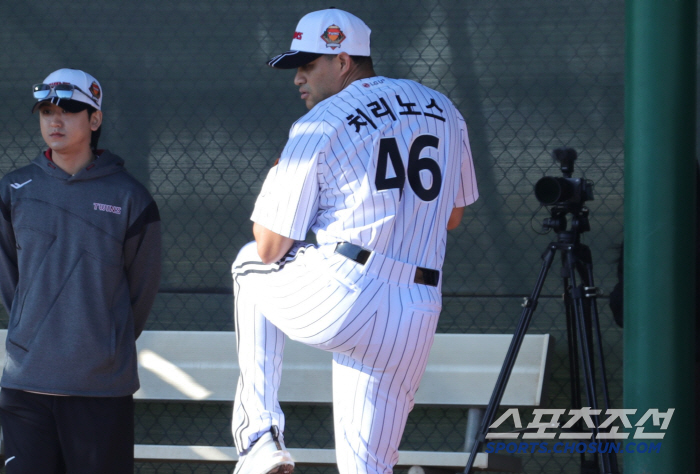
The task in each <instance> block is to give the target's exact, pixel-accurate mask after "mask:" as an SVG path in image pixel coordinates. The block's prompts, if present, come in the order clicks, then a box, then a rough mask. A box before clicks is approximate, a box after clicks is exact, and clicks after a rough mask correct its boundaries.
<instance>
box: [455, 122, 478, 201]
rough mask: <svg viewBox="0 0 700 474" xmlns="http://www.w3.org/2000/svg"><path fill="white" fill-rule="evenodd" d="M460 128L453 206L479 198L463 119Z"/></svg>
mask: <svg viewBox="0 0 700 474" xmlns="http://www.w3.org/2000/svg"><path fill="white" fill-rule="evenodd" d="M460 129H461V143H460V146H461V151H462V153H461V154H462V165H461V180H460V188H459V192H458V193H457V199H456V200H455V206H454V207H465V206H468V205H470V204H472V203H474V202H475V201H476V200H477V199H478V198H479V190H478V189H477V187H476V175H475V174H474V162H473V161H472V150H471V147H470V146H469V134H468V132H467V125H466V123H465V122H464V119H462V120H461V121H460Z"/></svg>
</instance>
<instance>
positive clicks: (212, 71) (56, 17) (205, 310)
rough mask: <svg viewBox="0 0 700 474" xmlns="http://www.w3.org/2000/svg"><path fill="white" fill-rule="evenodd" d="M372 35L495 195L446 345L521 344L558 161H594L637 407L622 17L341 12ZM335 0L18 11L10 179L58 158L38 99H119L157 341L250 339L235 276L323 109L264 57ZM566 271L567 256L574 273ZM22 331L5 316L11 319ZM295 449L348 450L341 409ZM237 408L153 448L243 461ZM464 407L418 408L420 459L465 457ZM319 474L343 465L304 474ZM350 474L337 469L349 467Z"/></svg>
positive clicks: (124, 3)
mask: <svg viewBox="0 0 700 474" xmlns="http://www.w3.org/2000/svg"><path fill="white" fill-rule="evenodd" d="M333 5H334V6H336V7H338V8H343V9H346V10H348V11H351V12H353V13H355V14H357V15H359V16H360V17H362V18H363V19H364V20H365V21H366V23H368V24H369V25H370V27H371V28H372V30H373V33H372V41H373V44H372V48H373V58H374V63H375V69H376V71H377V72H378V73H379V74H382V75H386V76H390V77H404V78H409V79H413V80H416V81H419V82H421V83H423V84H425V85H427V86H430V87H432V88H435V89H437V90H439V91H441V92H443V93H445V94H447V95H448V96H449V97H450V98H451V99H452V100H453V101H454V103H455V104H456V105H457V107H458V108H459V109H460V111H461V112H462V114H463V115H464V117H465V118H466V120H467V123H468V126H469V131H470V139H471V145H472V150H473V155H474V159H475V165H476V172H477V179H478V184H479V190H480V193H481V197H480V199H479V201H478V202H477V203H476V204H475V205H473V206H471V207H469V208H468V209H467V211H466V213H465V217H464V220H463V222H464V224H463V225H462V226H461V227H460V228H459V229H458V230H456V231H454V232H453V233H451V234H450V237H449V241H448V257H447V263H446V264H445V267H444V274H445V278H444V295H445V297H444V311H443V314H442V316H441V320H440V326H439V332H473V333H512V332H513V330H514V327H515V323H516V321H517V319H518V317H519V315H520V311H521V308H520V303H521V300H522V297H523V296H524V295H526V294H529V293H530V291H531V290H532V288H533V286H534V283H535V279H536V277H537V275H538V272H539V269H540V264H541V261H540V255H541V253H542V252H543V251H544V250H545V248H546V246H547V244H548V243H549V242H550V241H552V240H553V239H555V238H556V237H555V236H554V235H552V234H549V235H546V236H545V235H541V230H542V228H541V224H542V221H543V219H545V218H546V217H548V216H549V214H548V213H547V211H546V210H545V209H541V208H540V206H539V203H538V202H537V200H536V199H535V197H534V194H533V185H534V183H535V182H536V181H537V180H538V179H540V178H541V177H543V176H545V175H547V176H561V172H560V169H559V166H558V164H557V163H556V162H554V161H553V159H552V157H551V152H552V150H553V149H555V148H557V147H561V146H569V147H573V148H574V149H576V150H577V151H578V153H579V159H578V161H577V162H576V171H575V174H574V176H575V177H585V178H587V179H590V180H592V181H593V182H594V183H595V199H594V200H592V201H589V202H588V203H587V204H588V207H589V208H590V222H591V231H590V232H588V233H586V234H584V236H583V241H584V243H586V244H588V245H590V247H591V249H592V253H593V262H594V276H595V279H596V283H597V286H598V287H599V288H600V290H601V292H602V296H601V297H600V298H599V300H598V302H599V307H600V312H601V327H602V330H603V338H604V348H605V354H606V358H607V359H606V364H607V369H608V375H609V379H610V380H609V382H610V388H611V395H612V399H613V406H615V407H620V406H621V403H622V397H621V395H622V387H621V378H622V363H621V344H622V331H621V329H619V328H618V327H617V326H616V325H615V323H614V321H613V319H612V316H611V313H610V309H609V307H608V301H607V296H608V295H609V293H610V291H611V290H612V288H613V286H614V284H615V283H616V273H615V265H616V259H617V257H618V250H619V249H618V246H619V244H620V243H621V240H622V225H623V191H624V189H623V161H624V154H623V125H624V124H623V86H624V2H623V1H621V0H577V1H573V0H494V1H482V0H461V1H456V0H454V1H453V0H422V1H413V0H404V1H396V0H385V1H381V2H378V1H370V0H357V1H349V0H338V1H335V2H334V3H333ZM328 6H330V5H329V4H327V3H325V2H319V1H317V0H301V1H297V2H288V1H280V0H268V1H265V2H248V1H239V0H229V1H223V0H197V1H194V0H158V1H154V0H138V1H135V0H118V1H117V0H99V1H95V0H90V1H88V0H73V1H71V2H49V1H46V0H24V1H22V2H18V1H4V2H2V3H0V25H1V28H0V97H1V100H2V103H3V107H2V108H0V173H2V174H4V173H6V172H8V171H10V170H11V169H14V168H15V167H18V166H22V165H24V164H26V163H28V162H29V161H30V160H31V159H33V158H34V157H35V156H36V155H37V154H38V153H39V152H40V150H41V149H42V146H43V142H42V139H41V136H40V134H39V132H38V124H37V118H36V117H35V116H32V114H31V113H30V109H31V105H32V102H33V99H32V97H31V95H30V87H31V85H32V84H34V83H37V82H41V81H42V80H43V78H44V77H45V76H46V75H47V74H48V73H49V72H51V71H53V70H55V69H58V68H60V67H74V68H79V69H84V70H86V71H88V72H90V73H91V74H93V75H94V76H95V77H97V78H98V79H99V80H100V81H101V83H102V86H103V89H104V103H103V105H104V113H105V122H104V127H103V135H102V140H101V146H102V147H105V148H108V149H110V150H112V151H113V152H115V153H117V154H119V155H121V156H122V157H124V158H125V159H126V162H127V167H128V169H129V170H130V171H131V172H132V173H133V174H134V175H135V176H136V177H137V178H138V179H139V180H140V181H142V182H143V183H144V184H145V185H147V186H148V188H149V189H150V191H151V193H152V194H153V195H154V197H155V199H156V200H157V202H158V205H159V207H160V210H161V216H162V222H163V248H164V252H163V270H164V271H163V278H162V285H161V291H160V294H159V296H158V299H157V302H156V304H155V307H154V309H153V312H152V315H151V319H150V321H149V324H148V329H161V330H232V329H233V324H232V315H231V313H232V296H231V289H230V283H231V282H230V280H231V277H230V273H229V268H230V264H231V262H232V261H233V259H234V257H235V255H236V252H237V250H238V249H239V248H240V247H241V246H242V245H243V244H244V243H245V242H247V241H249V240H251V239H252V233H251V222H250V221H249V215H250V212H251V210H252V206H253V202H254V199H255V196H256V195H257V193H258V191H259V190H260V186H261V183H262V180H263V177H264V175H265V173H266V171H267V169H268V168H269V166H270V165H271V164H272V163H273V161H274V160H275V158H276V157H277V156H278V155H279V153H280V151H281V150H282V147H283V145H284V143H285V139H286V136H287V131H288V128H289V126H290V125H291V123H292V122H293V121H294V120H295V119H296V118H298V117H299V116H300V115H302V114H303V113H305V110H306V109H305V108H304V105H303V103H302V102H301V101H300V100H299V99H298V94H297V93H296V88H295V87H294V86H293V84H292V78H293V72H289V71H287V72H285V71H275V70H272V69H270V68H268V67H267V66H266V65H265V64H264V63H265V60H266V59H267V58H268V57H270V56H272V55H274V54H276V53H278V52H282V51H286V50H287V49H288V47H289V43H290V39H291V34H292V32H293V28H294V26H295V25H296V22H297V20H298V19H299V18H300V17H301V16H302V15H303V14H305V13H307V12H309V11H313V10H317V9H321V8H326V7H328ZM557 262H558V260H557ZM562 292H563V288H562V281H561V279H560V277H559V270H558V263H555V266H554V267H553V270H552V272H550V275H549V277H548V279H547V281H546V282H545V286H544V290H543V293H542V296H541V300H540V307H539V308H538V310H537V312H536V313H535V316H534V320H533V323H532V326H531V329H530V331H531V332H547V333H551V334H553V336H554V337H555V339H556V340H557V342H558V344H557V346H556V352H555V354H554V361H553V370H552V379H551V381H550V392H549V393H550V395H549V399H548V400H547V401H546V405H547V406H548V407H564V408H567V407H570V406H571V402H570V395H569V382H570V377H569V371H568V367H569V365H568V355H567V347H566V343H565V341H566V323H565V317H564V310H563V305H562V302H561V297H560V295H561V293H562ZM0 311H2V313H1V314H0V318H1V319H0V322H2V323H3V324H4V325H5V326H4V327H6V324H7V315H6V314H5V312H4V309H2V310H0ZM286 409H287V411H288V416H289V422H288V424H289V428H288V430H287V433H286V439H287V441H288V445H289V446H295V447H296V446H306V447H330V446H332V443H333V440H332V426H331V425H332V420H331V413H330V409H328V408H324V407H303V406H301V407H292V406H290V407H286ZM230 412H231V407H230V406H228V405H218V404H205V405H187V404H167V405H166V404H145V403H139V404H138V406H137V433H136V436H137V442H139V443H158V442H163V443H181V444H216V445H230V444H231V433H230V429H229V420H230V414H231V413H230ZM465 415H466V409H439V408H431V409H420V408H418V409H416V410H415V411H414V412H413V413H412V414H411V416H410V419H409V423H408V427H407V430H406V435H405V439H404V442H403V446H402V447H404V448H407V449H408V448H410V449H439V450H460V449H461V448H462V443H463V435H464V428H465ZM524 461H525V472H551V473H561V472H567V473H568V472H572V473H573V472H579V470H580V467H579V459H578V456H577V455H568V454H556V455H550V454H539V455H538V454H534V455H527V456H525V459H524ZM231 469H232V466H231V465H215V464H212V465H209V464H158V463H142V464H139V465H138V469H137V472H140V473H153V472H159V473H160V472H162V473H170V472H177V473H195V472H196V473H218V472H222V473H223V472H230V471H231ZM299 471H300V472H301V473H306V472H309V473H311V472H315V471H323V472H325V471H327V469H325V468H324V469H319V468H310V467H303V466H302V467H300V468H299ZM331 471H332V470H331Z"/></svg>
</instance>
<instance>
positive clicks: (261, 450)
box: [233, 426, 294, 474]
mask: <svg viewBox="0 0 700 474" xmlns="http://www.w3.org/2000/svg"><path fill="white" fill-rule="evenodd" d="M293 471H294V461H293V460H292V455H291V454H289V451H287V449H286V448H285V446H284V441H282V439H281V436H280V434H279V428H277V427H276V426H273V427H272V428H270V431H268V432H267V433H265V434H263V435H262V436H261V437H260V438H259V439H258V440H257V441H256V442H255V444H253V446H251V447H250V449H248V452H247V453H245V454H242V455H240V456H239V458H238V462H237V463H236V468H235V469H234V470H233V474H292V472H293Z"/></svg>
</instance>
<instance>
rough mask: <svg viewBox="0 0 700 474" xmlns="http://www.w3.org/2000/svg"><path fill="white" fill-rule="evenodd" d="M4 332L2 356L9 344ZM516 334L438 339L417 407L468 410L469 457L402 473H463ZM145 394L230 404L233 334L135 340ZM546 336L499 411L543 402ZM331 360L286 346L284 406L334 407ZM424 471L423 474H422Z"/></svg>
mask: <svg viewBox="0 0 700 474" xmlns="http://www.w3.org/2000/svg"><path fill="white" fill-rule="evenodd" d="M6 333H7V331H0V338H1V340H0V343H1V346H2V348H3V350H2V353H1V354H0V356H1V358H2V360H3V362H4V347H5V344H4V340H5V337H6ZM511 338H512V336H511V335H501V334H438V335H436V338H435V343H434V345H433V348H432V351H431V353H430V357H429V359H428V367H427V370H426V373H425V375H424V377H423V381H422V383H421V386H420V388H419V390H418V393H417V394H416V405H429V406H461V407H469V408H470V410H469V416H468V418H469V419H468V420H455V422H460V421H461V422H465V421H466V425H467V429H466V430H465V431H466V435H465V451H464V452H444V451H400V453H399V464H398V466H399V467H409V466H425V467H431V468H450V469H457V470H463V468H464V466H465V465H466V463H467V459H468V457H469V453H468V452H467V451H468V448H469V447H470V446H471V443H472V442H473V437H474V434H475V433H476V431H477V430H478V428H479V424H480V416H479V415H480V412H481V411H482V410H483V408H484V407H485V406H486V405H487V404H488V401H489V399H490V397H491V392H492V391H493V387H494V384H495V382H496V378H497V377H498V374H499V372H500V370H501V365H502V363H503V359H504V357H505V354H506V351H507V348H508V345H509V344H510V340H511ZM137 347H138V355H139V374H140V378H141V389H140V390H139V391H138V392H136V394H135V398H136V399H138V400H147V401H178V402H183V401H187V402H193V403H194V402H208V401H209V402H214V401H215V402H222V401H224V402H232V401H233V396H234V394H235V387H236V382H237V380H238V363H237V358H236V342H235V333H233V332H228V331H145V332H144V333H143V334H142V336H141V337H140V338H139V340H138V341H137ZM552 347H553V340H552V338H551V337H550V336H549V335H547V334H544V335H527V336H525V339H524V341H523V344H522V347H521V349H520V353H519V355H518V359H517V361H516V364H515V367H514V369H513V373H512V375H511V378H510V382H509V384H508V387H507V389H506V391H505V394H504V396H503V401H502V404H501V406H503V407H506V406H509V407H536V406H539V405H540V404H541V403H542V400H543V396H544V389H545V382H546V379H547V369H548V360H549V354H550V353H551V350H552ZM331 359H332V355H331V354H330V353H326V352H323V351H320V350H318V349H314V348H310V347H307V346H305V345H303V344H299V343H296V342H294V341H287V346H286V348H285V359H284V368H283V375H282V385H281V388H280V392H279V399H280V401H281V402H288V403H298V404H310V403H311V404H318V403H326V404H328V403H331V402H332V395H331ZM289 451H290V452H291V453H292V456H293V457H294V459H295V461H296V462H297V463H298V464H302V465H303V464H318V465H333V464H335V451H334V450H333V449H306V448H289ZM135 457H136V460H137V461H158V462H235V461H237V459H238V456H237V454H236V450H235V448H234V447H232V446H181V445H143V444H137V445H136V446H135ZM474 468H475V469H481V470H490V471H505V472H521V471H522V467H521V460H520V459H519V458H517V457H514V456H510V455H500V454H488V453H479V454H478V455H477V457H476V462H475V464H474ZM413 472H416V470H415V469H413ZM418 472H420V470H419V471H418Z"/></svg>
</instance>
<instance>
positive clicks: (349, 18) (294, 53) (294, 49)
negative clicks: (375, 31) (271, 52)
mask: <svg viewBox="0 0 700 474" xmlns="http://www.w3.org/2000/svg"><path fill="white" fill-rule="evenodd" d="M371 33H372V30H370V29H369V27H368V26H367V25H366V24H365V22H364V21H362V20H360V19H359V18H358V17H356V16H355V15H353V14H352V13H348V12H346V11H343V10H338V9H337V8H329V9H327V10H319V11H316V12H311V13H308V14H307V15H304V17H303V18H302V19H301V20H299V24H298V25H297V28H296V30H295V31H294V37H293V39H292V46H291V47H290V51H287V52H286V53H282V54H280V55H277V56H275V57H274V58H272V59H270V60H269V61H268V62H267V64H268V65H269V66H272V67H274V68H278V69H294V68H297V67H299V66H303V65H305V64H308V63H310V62H311V61H313V60H314V59H316V58H318V57H319V56H321V55H324V54H340V53H342V52H345V53H348V54H349V55H350V56H369V55H370V48H369V36H370V34H371Z"/></svg>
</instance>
